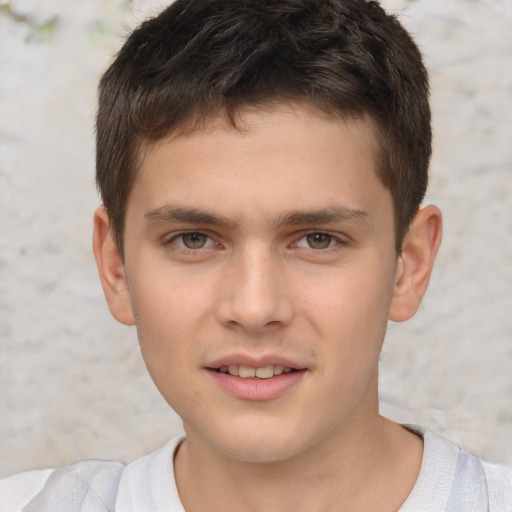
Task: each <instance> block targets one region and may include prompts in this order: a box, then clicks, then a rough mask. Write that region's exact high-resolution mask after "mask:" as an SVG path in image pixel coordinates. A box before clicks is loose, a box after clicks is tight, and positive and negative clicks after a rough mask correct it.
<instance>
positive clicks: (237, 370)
mask: <svg viewBox="0 0 512 512" xmlns="http://www.w3.org/2000/svg"><path fill="white" fill-rule="evenodd" d="M292 371H293V368H288V367H286V368H285V367H284V366H279V365H276V366H273V365H267V366H260V367H259V368H252V367H250V366H245V365H243V364H241V365H240V366H236V365H229V366H221V367H220V368H219V372H220V373H229V375H233V376H234V377H241V378H242V379H253V378H254V377H256V378H258V379H270V378H272V377H274V376H275V375H281V374H283V373H291V372H292Z"/></svg>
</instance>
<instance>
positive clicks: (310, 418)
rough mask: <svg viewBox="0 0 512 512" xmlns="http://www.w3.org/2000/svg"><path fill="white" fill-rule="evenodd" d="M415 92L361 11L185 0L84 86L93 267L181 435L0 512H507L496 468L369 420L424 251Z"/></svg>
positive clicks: (433, 221) (402, 48)
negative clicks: (94, 94)
mask: <svg viewBox="0 0 512 512" xmlns="http://www.w3.org/2000/svg"><path fill="white" fill-rule="evenodd" d="M430 152H431V133H430V111H429V105H428V82H427V74H426V72H425V69H424V67H423V64H422V60H421V56H420V54H419V52H418V50H417V48H416V46H415V44H414V43H413V41H412V40H411V38H410V37H409V35H408V34H407V33H406V32H405V30H404V29H403V28H402V27H401V26H400V24H399V23H398V22H397V20H396V19H395V18H393V17H391V16H389V15H386V14H385V13H384V11H383V10H382V9H381V8H380V7H379V6H378V5H377V4H376V3H374V2H365V1H358V0H325V1H318V0H316V1H313V0H311V1H304V0H302V1H298V0H278V1H269V2H263V1H261V0H248V1H244V2H224V1H220V0H208V1H203V0H192V1H182V0H178V1H177V2H176V3H174V4H173V5H172V6H171V7H169V8H168V9H166V10H165V11H164V12H163V13H162V14H161V15H160V16H158V17H156V18H154V19H152V20H149V21H147V22H145V23H143V24H142V25H141V27H139V29H137V30H136V31H135V32H134V33H133V34H132V35H131V36H130V37H129V39H128V40H127V42H126V43H125V45H124V47H123V48H122V50H121V52H120V54H119V55H118V57H117V58H116V60H115V62H114V63H113V64H112V66H111V67H110V69H109V70H108V71H107V72H106V73H105V75H104V77H103V79H102V81H101V84H100V99H99V111H98V121H97V180H98V185H99V188H100V191H101V194H102V199H103V204H104V206H102V207H101V208H100V209H99V210H98V211H97V212H96V214H95V231H94V252H95V255H96V259H97V263H98V268H99V273H100V278H101V281H102V285H103V289H104V291H105V295H106V298H107V302H108V304H109V307H110V310H111V312H112V314H113V316H114V317H115V318H116V319H117V320H118V321H120V322H122V323H124V324H128V325H136V327H137V332H138V336H139V340H140V345H141V350H142V354H143V357H144V359H145V362H146V365H147V367H148V370H149V373H150V374H151V377H152V378H153V380H154V382H155V384H156V385H157V387H158V389H159V390H160V392H161V393H162V395H163V396H164V398H165V399H166V400H167V401H168V402H169V404H170V405H171V406H172V407H173V408H174V409H175V410H176V411H177V412H178V414H179V415H180V416H181V418H182V419H183V424H184V429H185V433H186V436H182V437H180V438H177V439H174V440H172V441H171V442H170V443H169V444H168V445H166V446H165V447H164V448H162V449H160V450H158V451H156V452H154V453H153V454H151V455H149V456H147V457H144V458H142V459H138V460H136V461H134V462H132V463H131V464H129V465H127V466H123V465H122V464H120V463H116V462H100V461H85V462H81V463H78V464H75V465H73V466H69V467H64V468H60V469H56V470H46V471H36V472H31V473H24V474H20V475H16V476H13V477H10V478H8V479H6V480H4V481H3V482H0V510H2V511H11V510H12V511H14V510H16V511H18V510H23V511H25V512H27V511H39V512H41V511H45V510H48V511H54V512H57V511H61V510H62V511H66V512H73V511H75V510H82V511H96V510H98V511H99V510H101V511H104V510H116V511H120V512H124V511H162V512H163V511H180V510H186V511H187V512H196V511H220V510H223V511H224V510H228V511H230V510H239V509H242V508H244V509H247V510H250V511H260V510H261V511H262V510H265V511H268V510H270V511H274V510H275V511H277V510H279V511H283V510H285V511H294V512H300V511H302V510H308V511H311V510H315V511H316V510H318V511H339V510H350V511H374V510H375V511H397V510H401V511H421V510H432V511H440V510H449V511H452V510H463V511H467V512H471V511H483V510H496V511H505V510H510V509H512V489H511V485H510V472H507V471H508V470H507V469H506V468H503V467H500V466H497V465H493V464H490V463H486V462H483V461H480V460H478V459H477V458H475V457H473V456H471V455H469V454H466V453H464V452H462V451H460V450H458V449H457V448H456V447H454V446H453V445H450V444H448V443H446V442H444V441H442V440H440V439H439V438H437V437H435V436H434V435H433V434H431V433H429V432H428V431H425V430H423V429H421V428H420V427H414V426H407V427H404V426H401V425H398V424H396V423H393V422H391V421H389V420H387V419H385V418H383V417H381V416H380V415H379V409H378V392H377V391H378V390H377V375H378V358H379V354H380V350H381V346H382V343H383V340H384V334H385V330H386V324H387V321H388V319H392V320H394V321H404V320H407V319H408V318H410V317H411V316H412V315H414V313H415V312H416V310H417V308H418V307H419V304H420V301H421V299H422V297H423V294H424V293H425V290H426V287H427V284H428V280H429V276H430V272H431V269H432V265H433V262H434V258H435V255H436V252H437V249H438V247H439V244H440V241H441V214H440V212H439V210H438V209H437V208H436V207H434V206H427V207H424V208H421V209H420V203H421V201H422V199H423V196H424V193H425V189H426V185H427V170H428V163H429V158H430Z"/></svg>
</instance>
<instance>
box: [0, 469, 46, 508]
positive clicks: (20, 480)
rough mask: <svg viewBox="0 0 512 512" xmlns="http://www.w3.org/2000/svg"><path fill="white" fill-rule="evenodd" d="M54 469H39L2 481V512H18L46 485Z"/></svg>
mask: <svg viewBox="0 0 512 512" xmlns="http://www.w3.org/2000/svg"><path fill="white" fill-rule="evenodd" d="M52 473H53V469H38V470H34V471H26V472H24V473H19V474H17V475H12V476H9V477H7V478H3V479H1V480H0V512H18V511H19V510H21V509H22V508H23V507H24V506H25V505H26V504H27V503H28V502H29V501H30V500H31V499H32V498H33V497H34V496H35V495H36V494H37V493H38V492H39V491H41V489H42V488H43V486H44V485H45V483H46V481H47V480H48V478H49V477H50V475H51V474H52Z"/></svg>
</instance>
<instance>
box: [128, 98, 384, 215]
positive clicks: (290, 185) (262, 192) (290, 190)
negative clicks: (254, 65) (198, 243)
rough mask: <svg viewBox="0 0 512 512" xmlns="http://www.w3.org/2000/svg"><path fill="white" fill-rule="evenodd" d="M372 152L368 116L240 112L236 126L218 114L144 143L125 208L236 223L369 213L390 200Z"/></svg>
mask: <svg viewBox="0 0 512 512" xmlns="http://www.w3.org/2000/svg"><path fill="white" fill-rule="evenodd" d="M377 155H378V145H377V138H376V136H375V128H374V125H373V123H372V122H371V120H369V119H368V118H360V119H339V118H335V117H332V116H330V117H328V116H326V115H324V114H322V113H320V112H318V111H317V110H315V109H312V108H309V107H303V106H294V105H280V106H276V107H275V108H268V109H265V110H261V109H259V110H257V109H246V110H244V111H243V112H240V113H239V115H238V116H237V119H236V126H233V124H231V123H229V122H227V120H226V118H225V117H224V116H218V117H215V118H211V119H209V120H207V121H206V122H204V123H202V124H201V125H200V126H196V128H195V129H193V130H188V131H183V132H181V133H179V134H175V135H172V136H170V137H168V138H166V139H163V140H161V141H158V142H157V143H154V144H152V145H150V146H148V147H147V148H146V151H145V154H144V158H143V161H142V163H141V166H140V170H139V173H138V175H137V178H136V181H135V183H134V187H133V190H132V196H131V198H130V201H129V204H128V213H129V210H130V206H131V204H132V203H134V204H135V205H136V206H137V207H138V208H143V209H145V212H147V211H151V210H155V209H157V208H159V207H161V206H163V205H165V204H167V203H172V204H178V205H183V206H186V207H189V206H193V207H200V208H201V209H206V210H208V211H222V212H223V213H225V214H226V215H228V216H229V215H231V214H232V215H233V216H237V217H239V218H240V216H241V215H242V216H246V217H250V216H251V215H252V216H253V217H254V216H257V217H261V216H262V214H263V215H265V216H267V217H268V216H272V215H282V212H283V211H286V210H288V211H298V210H304V211H308V210H311V211H313V210H317V209H318V208H319V207H329V208H337V207H339V206H342V207H346V208H349V209H352V210H361V209H363V207H364V208H365V209H368V208H369V209H371V207H372V204H373V203H376V200H377V199H378V198H380V199H381V200H383V201H387V200H390V195H389V192H388V190H387V189H386V188H385V187H384V186H383V185H382V184H381V182H380V180H379V179H378V178H377ZM377 202H378V201H377ZM230 210H231V211H230Z"/></svg>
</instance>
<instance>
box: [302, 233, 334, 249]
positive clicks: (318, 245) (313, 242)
mask: <svg viewBox="0 0 512 512" xmlns="http://www.w3.org/2000/svg"><path fill="white" fill-rule="evenodd" d="M332 238H333V237H332V236H331V235H329V234H327V233H310V234H309V235H306V240H307V243H308V245H309V247H311V248H312V249H327V248H328V247H330V246H331V243H332Z"/></svg>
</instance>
